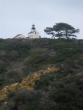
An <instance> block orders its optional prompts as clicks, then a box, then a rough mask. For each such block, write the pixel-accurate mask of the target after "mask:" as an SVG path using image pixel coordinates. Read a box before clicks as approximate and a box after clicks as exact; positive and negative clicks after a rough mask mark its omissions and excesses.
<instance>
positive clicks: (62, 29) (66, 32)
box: [44, 23, 79, 39]
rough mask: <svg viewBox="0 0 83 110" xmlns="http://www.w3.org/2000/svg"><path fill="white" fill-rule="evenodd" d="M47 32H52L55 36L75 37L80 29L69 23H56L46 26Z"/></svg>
mask: <svg viewBox="0 0 83 110" xmlns="http://www.w3.org/2000/svg"><path fill="white" fill-rule="evenodd" d="M44 31H45V32H46V33H47V34H51V35H52V37H53V38H55V37H57V38H66V39H69V38H71V37H73V38H75V37H76V35H75V33H78V32H79V29H75V28H74V27H73V26H71V25H69V24H67V23H56V25H54V26H53V27H46V29H45V30H44Z"/></svg>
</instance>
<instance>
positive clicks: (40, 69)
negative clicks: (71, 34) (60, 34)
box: [0, 39, 83, 110]
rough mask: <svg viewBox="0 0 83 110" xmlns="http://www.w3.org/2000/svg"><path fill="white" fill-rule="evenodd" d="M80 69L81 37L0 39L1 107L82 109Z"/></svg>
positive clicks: (16, 109) (5, 109) (82, 58)
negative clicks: (74, 38)
mask: <svg viewBox="0 0 83 110" xmlns="http://www.w3.org/2000/svg"><path fill="white" fill-rule="evenodd" d="M82 73H83V43H82V41H80V40H65V39H6V40H3V39H0V110H42V109H43V110H55V109H56V110H78V109H79V110H82V109H81V108H83V95H82V92H83V89H82V88H83V74H82ZM68 106H69V107H68Z"/></svg>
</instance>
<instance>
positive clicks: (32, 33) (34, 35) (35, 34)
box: [28, 24, 41, 39]
mask: <svg viewBox="0 0 83 110" xmlns="http://www.w3.org/2000/svg"><path fill="white" fill-rule="evenodd" d="M28 38H31V39H36V38H41V37H40V35H39V32H37V31H36V28H35V25H34V24H33V25H32V28H31V31H30V32H29V33H28Z"/></svg>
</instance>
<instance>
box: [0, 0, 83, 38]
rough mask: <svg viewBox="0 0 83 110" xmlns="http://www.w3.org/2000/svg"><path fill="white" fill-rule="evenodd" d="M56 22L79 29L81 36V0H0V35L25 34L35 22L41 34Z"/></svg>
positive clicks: (82, 8) (79, 36)
mask: <svg viewBox="0 0 83 110" xmlns="http://www.w3.org/2000/svg"><path fill="white" fill-rule="evenodd" d="M57 22H65V23H68V24H71V25H72V26H74V27H75V28H79V29H80V34H78V38H83V25H82V24H83V23H82V22H83V0H0V37H2V38H7V37H14V36H15V35H17V34H25V35H26V34H27V33H28V32H29V31H30V29H31V25H32V24H35V25H36V27H37V30H38V31H39V32H40V34H41V35H42V36H46V34H45V33H44V32H43V30H44V29H45V27H47V26H53V25H54V24H55V23H57Z"/></svg>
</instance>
